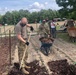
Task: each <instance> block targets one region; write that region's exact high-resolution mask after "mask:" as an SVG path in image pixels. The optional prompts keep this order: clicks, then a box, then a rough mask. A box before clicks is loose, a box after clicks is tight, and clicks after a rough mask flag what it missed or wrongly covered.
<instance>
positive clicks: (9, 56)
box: [9, 30, 11, 65]
mask: <svg viewBox="0 0 76 75" xmlns="http://www.w3.org/2000/svg"><path fill="white" fill-rule="evenodd" d="M9 62H10V65H11V30H9Z"/></svg>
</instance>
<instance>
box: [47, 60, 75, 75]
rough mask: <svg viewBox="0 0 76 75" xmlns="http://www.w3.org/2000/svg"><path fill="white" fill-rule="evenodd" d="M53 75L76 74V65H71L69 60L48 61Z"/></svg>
mask: <svg viewBox="0 0 76 75" xmlns="http://www.w3.org/2000/svg"><path fill="white" fill-rule="evenodd" d="M48 66H49V68H50V70H51V71H52V72H53V73H52V75H76V66H74V65H69V64H68V62H67V60H66V59H65V60H57V61H52V62H48Z"/></svg>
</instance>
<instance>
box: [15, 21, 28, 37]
mask: <svg viewBox="0 0 76 75" xmlns="http://www.w3.org/2000/svg"><path fill="white" fill-rule="evenodd" d="M20 23H21V21H20V22H19V23H18V24H17V25H16V27H15V33H16V35H18V34H20V35H21V36H22V38H27V29H26V28H27V27H26V26H24V27H21V25H20Z"/></svg>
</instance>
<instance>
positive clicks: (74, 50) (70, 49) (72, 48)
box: [54, 38, 76, 62]
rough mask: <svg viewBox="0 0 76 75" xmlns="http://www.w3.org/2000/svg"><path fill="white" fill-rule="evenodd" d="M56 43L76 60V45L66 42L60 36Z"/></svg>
mask: <svg viewBox="0 0 76 75" xmlns="http://www.w3.org/2000/svg"><path fill="white" fill-rule="evenodd" d="M54 45H55V46H56V47H57V48H58V49H61V50H62V51H63V52H64V53H66V54H67V55H68V56H69V57H70V58H71V59H72V60H74V61H75V62H76V45H74V44H71V43H68V42H65V41H63V40H62V39H60V38H57V39H56V40H55V42H54Z"/></svg>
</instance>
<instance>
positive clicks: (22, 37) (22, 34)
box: [15, 17, 33, 74]
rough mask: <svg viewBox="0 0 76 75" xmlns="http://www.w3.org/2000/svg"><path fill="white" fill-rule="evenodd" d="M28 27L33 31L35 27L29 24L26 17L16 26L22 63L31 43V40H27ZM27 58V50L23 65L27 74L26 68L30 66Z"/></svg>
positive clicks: (23, 69)
mask: <svg viewBox="0 0 76 75" xmlns="http://www.w3.org/2000/svg"><path fill="white" fill-rule="evenodd" d="M27 27H29V28H30V30H31V31H33V27H32V26H30V25H29V24H28V22H27V19H26V18H25V17H24V18H22V19H21V21H20V22H19V23H18V24H17V25H16V27H15V32H16V35H17V39H18V41H19V44H18V52H19V64H21V60H22V57H23V53H24V51H25V48H26V45H27V46H28V45H29V42H28V41H27V30H26V28H27ZM27 58H28V53H27V51H26V54H25V61H24V63H23V66H22V67H21V69H22V71H23V72H24V73H25V74H29V72H28V71H27V70H25V68H30V67H29V66H27V65H26V60H27Z"/></svg>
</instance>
